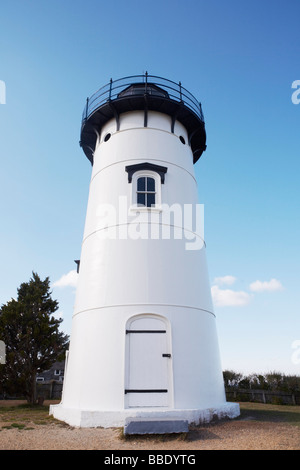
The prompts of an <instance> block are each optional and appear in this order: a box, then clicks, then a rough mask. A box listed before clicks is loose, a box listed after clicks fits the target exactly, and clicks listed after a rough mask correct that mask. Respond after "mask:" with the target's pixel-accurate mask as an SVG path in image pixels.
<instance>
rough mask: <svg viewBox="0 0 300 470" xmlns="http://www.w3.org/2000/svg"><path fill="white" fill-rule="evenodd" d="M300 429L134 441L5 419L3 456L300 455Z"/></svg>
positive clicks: (221, 425)
mask: <svg viewBox="0 0 300 470" xmlns="http://www.w3.org/2000/svg"><path fill="white" fill-rule="evenodd" d="M299 449H300V427H299V426H295V425H291V424H286V423H278V422H274V421H266V420H263V421H258V420H256V419H254V418H253V417H251V415H249V412H248V413H247V414H246V415H244V417H243V416H242V417H240V418H237V419H235V420H230V421H220V422H217V423H212V424H209V425H204V426H194V427H191V429H190V432H189V433H188V435H187V436H184V437H183V436H182V435H178V436H177V435H167V436H155V437H153V436H152V437H151V436H130V437H127V438H126V439H125V438H124V437H123V435H122V429H112V428H109V429H104V428H96V429H95V428H94V429H83V428H81V429H80V428H73V427H71V426H68V425H66V424H63V423H60V422H58V421H56V420H54V419H53V418H51V419H49V422H47V423H46V424H45V423H44V422H40V423H38V422H30V421H27V422H26V426H25V427H23V428H22V429H20V428H17V427H12V425H11V423H10V424H9V425H8V422H7V419H5V416H4V415H1V414H0V450H106V451H107V450H108V451H109V450H119V451H122V450H127V451H130V450H132V451H133V450H134V451H137V450H151V451H156V450H160V451H169V450H174V451H182V450H186V451H189V450H299Z"/></svg>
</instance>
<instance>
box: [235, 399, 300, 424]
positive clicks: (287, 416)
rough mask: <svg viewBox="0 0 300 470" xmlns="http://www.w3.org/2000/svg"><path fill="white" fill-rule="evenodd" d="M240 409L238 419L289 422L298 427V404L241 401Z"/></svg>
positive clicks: (299, 407)
mask: <svg viewBox="0 0 300 470" xmlns="http://www.w3.org/2000/svg"><path fill="white" fill-rule="evenodd" d="M240 410H241V416H240V418H238V419H244V420H245V419H251V420H255V421H264V422H269V423H271V422H272V423H284V424H291V425H293V426H297V427H299V428H300V406H288V405H269V404H264V403H250V402H243V403H240Z"/></svg>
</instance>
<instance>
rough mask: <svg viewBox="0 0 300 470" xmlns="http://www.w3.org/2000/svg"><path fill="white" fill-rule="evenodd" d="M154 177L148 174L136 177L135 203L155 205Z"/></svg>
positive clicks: (147, 205) (148, 205)
mask: <svg viewBox="0 0 300 470" xmlns="http://www.w3.org/2000/svg"><path fill="white" fill-rule="evenodd" d="M155 194H156V193H155V179H154V178H152V177H150V176H140V177H139V178H138V179H137V198H136V201H137V205H138V206H145V207H151V206H154V205H155V202H156V201H155V199H156V198H155Z"/></svg>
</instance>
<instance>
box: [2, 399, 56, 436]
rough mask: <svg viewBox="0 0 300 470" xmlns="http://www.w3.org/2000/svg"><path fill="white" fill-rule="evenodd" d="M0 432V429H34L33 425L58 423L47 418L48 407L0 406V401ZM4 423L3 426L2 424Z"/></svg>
mask: <svg viewBox="0 0 300 470" xmlns="http://www.w3.org/2000/svg"><path fill="white" fill-rule="evenodd" d="M0 422H1V423H2V424H1V425H0V431H1V430H2V429H19V430H20V431H22V430H25V431H27V430H30V429H34V428H33V427H32V426H33V425H39V426H40V425H47V424H50V423H58V421H57V420H55V419H54V418H53V417H52V416H49V406H45V405H34V406H32V405H28V404H14V402H13V401H12V402H11V405H10V406H9V405H7V404H6V406H1V401H0ZM4 423H5V424H4Z"/></svg>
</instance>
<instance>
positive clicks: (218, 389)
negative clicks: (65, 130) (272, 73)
mask: <svg viewBox="0 0 300 470" xmlns="http://www.w3.org/2000/svg"><path fill="white" fill-rule="evenodd" d="M80 144H81V147H82V148H83V151H84V153H85V154H86V156H87V157H88V159H89V160H90V162H91V163H92V176H91V183H90V191H89V200H88V207H87V214H86V222H85V229H84V236H83V241H82V250H81V258H80V262H79V261H78V286H77V293H76V301H75V307H74V313H73V321H72V332H71V340H70V349H69V353H68V357H67V361H66V373H65V381H64V388H63V397H62V401H61V403H60V404H59V405H56V406H52V407H51V410H50V413H52V414H53V415H54V416H55V417H56V418H58V419H60V420H63V421H65V422H67V423H69V424H71V425H73V426H82V427H95V426H102V427H117V426H122V425H123V424H124V423H125V419H126V418H128V417H140V418H158V419H162V418H168V419H171V418H174V419H177V418H180V419H185V420H188V422H196V423H199V422H202V421H206V422H207V421H209V420H210V419H211V418H212V417H213V416H214V415H217V416H219V417H223V416H228V417H235V416H237V415H238V414H239V407H238V405H237V404H234V403H227V402H226V398H225V391H224V385H223V375H222V369H221V364H220V357H219V348H218V339H217V333H216V318H215V314H214V311H213V305H212V301H211V294H210V286H209V280H208V273H207V265H206V255H205V242H204V240H203V220H202V219H203V218H201V217H200V215H201V210H199V208H200V209H201V206H200V205H199V203H198V191H197V182H196V179H195V173H194V165H195V163H196V162H197V161H198V159H199V158H200V156H201V154H202V152H203V151H204V150H205V148H206V133H205V126H204V118H203V114H202V110H201V105H200V104H199V103H198V101H197V100H196V99H195V98H194V97H193V95H191V94H190V93H189V92H188V91H187V90H186V89H185V88H183V87H182V86H181V84H180V83H179V84H177V83H174V82H171V81H169V80H166V79H163V78H160V77H154V76H150V75H148V74H145V75H142V76H131V77H126V78H122V79H120V80H116V81H112V80H111V81H110V83H109V84H108V85H106V86H104V87H103V88H101V89H100V90H99V91H98V92H96V93H95V94H94V95H93V96H92V97H91V98H90V99H88V100H87V104H86V108H85V110H84V113H83V120H82V127H81V142H80Z"/></svg>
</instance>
